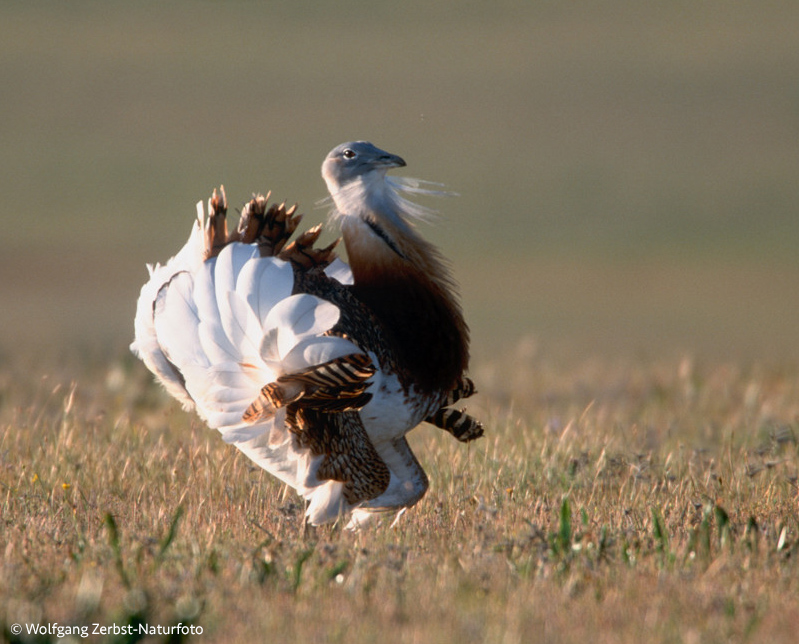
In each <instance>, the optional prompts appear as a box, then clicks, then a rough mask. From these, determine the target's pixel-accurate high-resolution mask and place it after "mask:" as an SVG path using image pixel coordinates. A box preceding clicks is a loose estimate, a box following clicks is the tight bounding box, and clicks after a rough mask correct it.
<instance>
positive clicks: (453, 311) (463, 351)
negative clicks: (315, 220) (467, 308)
mask: <svg viewBox="0 0 799 644" xmlns="http://www.w3.org/2000/svg"><path fill="white" fill-rule="evenodd" d="M331 188H334V186H331ZM403 189H404V185H403V184H402V183H400V182H399V181H395V180H391V179H388V178H387V177H386V176H385V174H384V173H383V172H379V171H373V172H369V173H367V174H365V175H362V176H361V177H359V178H358V179H357V180H355V181H351V182H349V183H348V184H347V185H346V186H345V187H343V188H340V189H338V190H333V189H331V195H332V197H333V200H334V202H335V204H336V211H337V212H336V213H335V215H334V216H335V218H336V219H339V221H340V225H341V230H342V234H343V236H344V244H345V246H346V248H347V254H348V256H349V260H350V266H351V268H352V273H353V277H354V282H355V284H354V287H353V289H354V292H355V294H356V296H358V297H359V299H361V300H362V301H364V303H365V304H367V305H368V306H369V307H370V308H371V310H372V311H373V312H374V314H375V315H376V316H377V317H378V318H379V319H380V320H381V322H382V323H383V325H384V326H385V327H386V328H387V329H388V330H389V333H390V335H391V336H392V339H393V341H394V342H395V343H396V345H397V346H396V353H397V355H398V357H399V359H400V360H402V361H404V362H405V363H406V366H407V368H408V371H409V373H410V377H411V379H412V380H413V383H414V384H416V385H417V386H418V387H420V388H421V389H422V390H426V391H431V392H432V391H435V390H449V389H451V388H452V387H454V386H455V383H456V381H457V379H458V378H459V377H460V375H461V374H462V373H463V371H464V370H465V369H466V366H467V363H468V328H467V326H466V324H465V322H464V320H463V314H462V312H461V308H460V305H459V303H458V299H457V296H456V294H455V285H454V282H453V280H452V278H451V276H450V273H449V270H448V268H447V266H446V263H445V260H444V258H443V257H442V256H441V254H440V253H439V251H438V249H437V248H436V247H435V246H433V245H432V244H431V243H429V242H427V241H426V240H424V239H423V238H422V237H421V236H420V235H419V233H418V232H416V230H415V229H414V228H413V226H412V225H411V223H410V221H412V220H413V219H419V218H420V217H424V216H425V214H429V213H427V211H425V210H423V209H422V208H421V207H419V206H418V205H416V204H414V203H412V202H410V201H408V200H407V199H405V198H403V197H402V195H401V194H400V190H403ZM411 189H412V190H415V191H417V192H418V191H420V190H419V189H418V188H411Z"/></svg>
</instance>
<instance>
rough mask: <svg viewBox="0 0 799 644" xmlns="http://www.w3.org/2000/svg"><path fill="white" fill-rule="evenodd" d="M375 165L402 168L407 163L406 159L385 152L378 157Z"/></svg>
mask: <svg viewBox="0 0 799 644" xmlns="http://www.w3.org/2000/svg"><path fill="white" fill-rule="evenodd" d="M376 161H377V163H376V164H375V165H377V166H379V167H381V168H402V167H404V166H405V165H407V164H406V163H405V159H403V158H402V157H398V156H397V155H396V154H388V153H386V154H383V155H381V156H379V157H378V158H377V159H376Z"/></svg>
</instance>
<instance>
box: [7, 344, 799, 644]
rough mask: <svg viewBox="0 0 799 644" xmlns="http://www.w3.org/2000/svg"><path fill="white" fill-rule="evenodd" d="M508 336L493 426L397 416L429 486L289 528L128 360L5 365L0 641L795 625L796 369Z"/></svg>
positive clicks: (295, 511) (718, 636)
mask: <svg viewBox="0 0 799 644" xmlns="http://www.w3.org/2000/svg"><path fill="white" fill-rule="evenodd" d="M514 356H515V357H514V358H513V360H512V361H511V359H510V358H508V359H507V361H506V362H505V364H512V365H513V369H511V370H510V372H509V371H508V370H507V369H501V368H500V365H499V364H498V363H497V364H483V365H478V368H477V369H476V372H477V378H478V380H479V381H481V382H483V383H484V384H483V393H482V394H481V396H480V397H479V398H478V399H477V402H476V403H474V404H473V405H471V411H472V412H474V413H476V414H477V415H479V416H481V417H482V418H483V419H484V420H485V421H487V422H486V427H487V432H486V434H487V438H486V439H484V440H482V441H479V442H478V443H477V444H474V445H472V446H471V447H468V448H464V447H463V446H461V445H458V444H456V442H455V441H452V440H451V438H449V437H448V436H445V435H443V434H442V433H439V432H436V431H435V430H434V429H432V428H424V429H421V430H418V431H417V432H415V434H414V435H413V437H412V438H413V441H414V447H415V449H416V451H417V452H418V453H419V455H420V457H421V460H422V462H423V464H424V466H425V467H426V469H427V470H428V472H429V474H430V478H431V481H432V489H431V491H430V492H429V493H428V495H427V496H426V497H425V498H424V499H423V500H422V502H421V503H420V504H419V505H418V506H417V507H416V508H414V509H412V510H410V511H408V512H407V513H406V514H405V515H404V516H403V517H402V518H401V519H400V521H399V522H398V525H397V526H396V527H394V528H391V527H390V523H391V522H390V521H389V520H383V521H380V522H378V523H377V524H376V525H374V526H371V527H369V528H367V529H366V530H364V531H363V532H361V533H359V534H349V533H345V532H343V531H342V530H341V529H340V528H339V527H332V528H320V529H310V528H303V526H302V520H301V517H302V511H303V508H302V507H301V505H300V503H299V502H298V498H297V497H296V496H294V495H293V493H288V494H287V493H286V492H285V490H284V489H283V487H282V486H281V485H279V484H278V483H277V482H275V481H274V480H272V479H271V478H270V477H269V476H268V475H266V474H264V473H262V472H261V471H260V470H257V469H256V468H254V467H252V466H251V465H250V463H249V462H248V461H247V460H246V459H245V458H243V457H242V456H240V455H239V454H238V453H237V452H236V451H235V450H234V449H232V448H230V447H228V446H226V445H224V444H223V443H222V441H221V440H220V439H219V437H218V436H216V435H215V433H214V432H212V431H210V430H207V429H206V428H205V427H203V426H202V425H201V424H200V423H199V422H198V421H197V420H196V419H195V418H193V417H191V416H189V415H187V414H184V413H183V412H182V411H181V410H179V409H178V408H177V407H176V405H174V404H173V403H171V402H169V401H167V400H166V398H165V397H164V396H163V394H162V393H161V392H160V391H159V390H158V389H157V388H156V387H155V385H153V384H152V383H151V381H150V378H149V376H148V375H147V374H146V373H145V372H144V370H143V369H142V368H140V366H139V365H138V364H135V363H133V362H132V361H131V360H128V359H127V358H125V359H124V360H120V361H118V362H117V363H116V364H114V365H112V366H111V367H110V369H108V368H105V367H102V366H100V365H97V364H95V365H85V364H83V365H80V367H76V368H72V369H69V366H68V365H67V366H65V369H64V373H72V374H74V373H79V374H80V377H79V379H78V380H77V381H76V382H71V381H70V380H68V379H62V378H61V377H60V376H59V375H58V374H55V375H51V376H48V377H46V378H39V377H37V376H35V375H32V373H33V372H31V371H30V369H28V370H27V372H26V371H25V370H21V369H13V370H10V371H7V372H5V373H3V374H0V381H1V382H2V385H3V392H4V394H3V398H2V408H0V422H2V425H0V486H2V487H1V488H0V489H1V490H2V529H0V552H2V553H3V556H2V567H0V606H3V609H2V611H0V627H1V628H2V629H3V631H2V632H3V637H4V638H5V640H7V641H34V640H33V639H32V638H28V636H27V635H26V634H25V633H23V635H22V636H20V637H19V638H16V639H15V637H16V636H15V635H13V633H12V632H11V631H10V628H11V625H12V624H31V623H41V624H44V623H54V622H58V623H59V624H61V625H91V624H93V623H99V624H101V625H103V624H105V625H110V624H117V625H123V624H137V623H138V622H145V623H148V624H150V625H157V624H160V625H162V626H168V625H170V624H177V623H178V622H182V623H183V624H194V625H196V626H201V627H202V628H203V634H202V636H199V637H198V638H197V639H198V640H200V641H207V642H212V641H219V642H223V641H224V642H228V641H258V640H261V639H263V638H265V637H267V638H268V639H270V640H273V641H321V640H324V641H333V642H335V641H348V642H359V641H373V640H375V639H377V638H380V639H381V640H382V641H392V642H394V641H396V642H415V641H428V642H429V641H441V642H455V641H457V642H461V643H466V642H483V641H490V642H524V641H545V642H546V641H553V642H554V641H557V642H583V641H596V642H604V641H608V642H611V641H612V642H638V641H642V640H644V639H646V641H650V642H671V641H684V642H700V641H701V642H712V641H743V640H747V641H769V642H775V641H791V640H792V638H793V636H794V635H795V632H794V631H795V627H794V625H795V623H796V620H797V619H799V604H797V601H796V597H797V596H799V581H797V580H799V575H797V572H798V571H797V564H796V560H797V554H799V538H798V537H797V535H799V525H797V472H799V451H798V450H797V438H798V437H799V434H798V430H797V425H796V418H797V411H798V410H797V405H799V396H798V395H797V387H799V377H797V374H796V373H795V372H793V371H790V370H785V369H782V370H781V369H778V368H769V369H767V368H765V367H759V366H751V367H747V368H742V367H740V366H736V365H725V364H716V365H706V366H702V365H696V364H694V363H693V362H692V361H691V360H690V359H685V360H683V361H681V362H676V363H643V362H642V363H618V364H612V363H607V362H589V363H584V364H581V365H577V366H575V367H572V368H564V369H558V368H557V367H553V366H552V365H549V364H546V363H544V362H543V361H542V360H540V359H538V358H535V357H534V356H527V357H525V352H524V351H516V352H514ZM25 373H28V374H31V375H28V376H25V375H24V374H25ZM508 373H510V377H508ZM55 639H56V638H55V636H52V637H50V639H47V638H43V639H39V640H36V641H55ZM95 639H98V638H97V637H95ZM99 639H102V638H99ZM166 639H167V638H166V637H165V636H163V635H161V636H152V637H150V638H149V640H150V641H166ZM116 641H123V639H117V640H116ZM124 641H134V640H132V639H129V640H124Z"/></svg>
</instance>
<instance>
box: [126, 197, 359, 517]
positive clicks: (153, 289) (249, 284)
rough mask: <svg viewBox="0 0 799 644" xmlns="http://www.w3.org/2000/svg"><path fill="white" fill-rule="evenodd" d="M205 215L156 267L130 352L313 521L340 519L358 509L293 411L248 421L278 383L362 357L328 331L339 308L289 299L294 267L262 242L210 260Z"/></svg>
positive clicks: (338, 271)
mask: <svg viewBox="0 0 799 644" xmlns="http://www.w3.org/2000/svg"><path fill="white" fill-rule="evenodd" d="M197 214H198V218H197V221H196V222H195V224H194V226H193V228H192V231H191V235H190V236H189V240H188V242H187V243H186V245H185V246H184V247H183V248H182V249H181V251H180V252H179V253H178V254H177V255H175V257H173V258H172V259H170V260H169V261H168V262H167V263H166V264H165V265H163V266H161V265H156V266H154V267H153V266H149V267H148V268H149V270H150V279H149V281H148V282H147V283H146V284H145V285H144V287H142V290H141V295H140V297H139V301H138V306H137V312H136V319H135V340H134V342H133V344H132V345H131V349H132V351H133V352H134V353H135V354H136V355H138V356H139V357H140V358H141V359H142V361H143V362H144V363H145V364H146V366H147V367H148V368H149V369H150V370H151V371H152V372H153V373H154V374H155V375H156V377H157V378H158V380H159V381H160V382H161V383H162V384H163V386H164V387H165V388H166V390H167V391H168V392H169V393H170V394H171V395H172V396H174V397H175V398H176V399H178V400H179V401H180V402H181V403H183V406H184V408H186V409H195V410H196V411H197V413H198V414H199V415H200V416H201V417H202V418H203V419H204V420H205V421H206V422H207V423H208V425H209V426H210V427H212V428H214V429H218V430H219V432H220V433H221V434H222V437H223V438H224V440H225V441H226V442H228V443H232V444H234V445H235V446H236V447H238V448H239V449H240V450H241V451H242V452H244V453H245V454H246V455H247V456H248V457H249V458H250V459H252V460H253V461H254V462H255V463H257V464H258V465H259V466H261V467H263V468H264V469H265V470H267V471H268V472H270V473H271V474H273V475H274V476H276V477H277V478H279V479H280V480H281V481H283V482H285V483H286V484H288V485H290V486H291V487H293V488H294V489H296V490H297V491H298V492H299V493H300V494H301V495H302V496H303V497H305V498H306V499H307V500H308V501H309V506H308V510H307V516H308V520H309V521H310V522H311V523H313V524H319V523H324V522H326V521H331V520H334V519H335V518H337V517H338V516H339V514H341V513H347V512H349V511H350V510H352V508H351V507H349V506H348V505H347V503H346V501H345V500H344V498H343V496H342V487H343V486H342V484H341V483H338V482H335V481H330V480H320V479H319V478H318V477H317V470H318V468H319V466H320V464H321V462H322V459H323V457H322V456H316V455H313V454H311V453H310V450H309V449H308V448H304V447H301V446H300V445H299V443H298V441H297V439H296V436H295V435H294V434H293V433H292V432H291V431H289V428H288V424H287V423H286V418H285V416H286V409H285V407H282V408H279V409H277V410H276V411H275V413H274V414H271V416H269V417H260V418H259V419H258V421H257V422H255V423H247V422H244V421H243V419H242V417H243V415H244V413H245V411H246V410H247V409H248V407H249V406H250V405H251V404H252V403H253V401H254V400H256V399H257V398H258V396H259V394H260V392H261V389H262V388H263V387H264V386H265V385H267V384H269V383H274V382H276V381H277V379H278V378H279V377H281V376H285V375H287V374H292V373H299V372H302V371H304V370H307V369H309V368H311V367H314V366H316V365H320V364H323V363H325V362H329V361H331V360H335V359H337V358H341V357H343V356H346V355H350V354H358V353H362V352H361V350H360V349H359V348H358V347H357V346H356V345H355V344H353V343H352V342H350V341H348V340H346V339H344V338H341V337H338V336H328V335H325V333H326V332H327V331H329V330H330V329H331V328H332V327H333V326H334V325H335V324H336V323H337V321H338V319H339V314H340V311H339V309H338V307H337V306H335V305H334V304H331V303H330V302H327V301H325V300H322V299H320V298H317V297H315V296H313V295H308V294H299V295H292V294H291V291H292V288H293V283H294V274H293V269H292V267H291V265H290V264H289V263H287V262H285V261H282V260H280V259H278V258H276V257H260V254H259V250H258V247H257V245H252V244H242V243H231V244H228V245H227V246H225V248H224V249H223V250H222V251H221V252H220V253H219V255H218V256H217V257H214V258H211V259H208V260H204V255H203V253H204V240H203V234H202V231H203V222H204V218H205V214H204V210H203V206H202V203H199V204H197ZM326 272H327V274H328V275H329V276H330V277H333V278H334V279H337V280H339V281H341V282H342V283H347V282H351V280H352V276H351V273H350V272H349V268H348V267H347V266H346V264H344V263H343V262H341V261H340V260H336V261H335V262H333V263H332V264H331V265H330V266H329V267H328V269H327V270H326Z"/></svg>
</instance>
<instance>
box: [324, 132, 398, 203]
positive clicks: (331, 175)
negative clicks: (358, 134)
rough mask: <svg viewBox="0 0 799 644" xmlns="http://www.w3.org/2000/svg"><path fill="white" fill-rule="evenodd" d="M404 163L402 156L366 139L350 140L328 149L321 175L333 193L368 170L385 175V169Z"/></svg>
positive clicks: (359, 177) (367, 172) (366, 173)
mask: <svg viewBox="0 0 799 644" xmlns="http://www.w3.org/2000/svg"><path fill="white" fill-rule="evenodd" d="M404 165H405V161H403V159H402V158H400V157H398V156H397V155H396V154H390V153H388V152H386V151H385V150H381V149H380V148H378V147H376V146H374V145H372V144H371V143H369V142H368V141H351V142H350V143H342V144H341V145H338V146H336V147H335V148H333V149H332V150H331V151H330V154H328V155H327V157H326V158H325V161H324V163H323V164H322V176H323V177H324V179H325V182H327V187H328V188H329V190H330V192H331V193H335V192H338V191H339V190H340V189H341V188H343V187H344V186H346V185H347V184H348V183H350V182H352V181H357V180H360V179H361V178H362V177H364V176H365V175H368V174H369V173H370V172H377V173H379V174H380V175H382V176H385V174H386V171H387V170H389V169H391V168H401V167H402V166H404Z"/></svg>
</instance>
